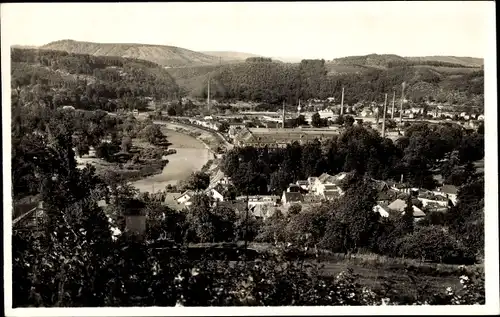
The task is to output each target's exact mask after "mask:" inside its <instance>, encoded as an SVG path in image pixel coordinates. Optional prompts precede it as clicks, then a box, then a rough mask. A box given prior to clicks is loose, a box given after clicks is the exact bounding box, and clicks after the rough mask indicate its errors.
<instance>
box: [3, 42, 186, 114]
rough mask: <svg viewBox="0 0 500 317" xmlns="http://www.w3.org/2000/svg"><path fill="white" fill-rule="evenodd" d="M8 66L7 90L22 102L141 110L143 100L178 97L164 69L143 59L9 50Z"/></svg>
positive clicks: (174, 84)
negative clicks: (13, 91)
mask: <svg viewBox="0 0 500 317" xmlns="http://www.w3.org/2000/svg"><path fill="white" fill-rule="evenodd" d="M11 63H12V69H11V71H12V78H11V85H12V88H14V89H17V88H19V89H20V90H21V96H22V98H23V99H24V101H25V102H26V103H27V102H30V101H32V100H40V99H41V100H44V101H45V103H46V104H49V105H50V104H52V105H53V106H56V107H58V106H64V105H71V106H74V107H75V108H82V109H103V110H107V111H113V110H116V109H117V108H128V109H145V108H146V105H147V98H146V97H150V98H155V99H168V98H173V97H175V96H177V95H178V93H179V87H178V86H177V84H176V82H175V80H174V79H173V78H172V76H171V75H170V74H169V73H168V72H167V71H166V70H165V69H164V68H162V67H161V66H159V65H157V64H155V63H152V62H148V61H143V60H135V59H129V58H122V57H108V56H91V55H84V54H70V53H66V52H61V51H49V50H30V49H12V55H11ZM37 95H38V97H36V96H37ZM40 95H41V96H43V97H41V98H40ZM35 97H36V98H35Z"/></svg>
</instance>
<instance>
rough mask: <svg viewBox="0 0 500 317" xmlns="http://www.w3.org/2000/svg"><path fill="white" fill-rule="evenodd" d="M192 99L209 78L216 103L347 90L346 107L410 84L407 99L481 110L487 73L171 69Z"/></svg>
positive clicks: (314, 64)
mask: <svg viewBox="0 0 500 317" xmlns="http://www.w3.org/2000/svg"><path fill="white" fill-rule="evenodd" d="M168 71H169V72H170V74H172V76H173V77H174V78H175V79H176V80H178V83H179V85H180V86H181V88H183V89H185V90H186V91H187V92H188V93H189V94H190V95H192V96H196V97H206V93H207V83H208V76H209V75H210V78H211V93H212V94H213V96H214V97H216V98H221V99H240V100H253V101H262V102H269V103H276V104H277V103H281V101H282V100H287V101H289V102H294V103H295V102H297V100H298V99H299V98H300V99H302V100H305V99H309V98H321V99H325V98H327V97H331V96H333V97H336V98H340V94H341V90H342V86H344V87H345V89H346V99H345V100H346V102H347V103H348V104H352V103H356V102H359V101H368V102H369V101H383V97H384V93H390V94H392V92H393V90H395V91H397V92H398V94H399V93H400V91H401V83H402V82H403V81H405V82H406V83H407V89H406V94H407V98H408V99H411V100H414V101H422V100H424V99H434V100H437V101H442V102H444V101H449V102H451V103H457V104H469V105H478V106H482V105H483V95H484V72H483V70H482V69H480V68H469V67H450V66H431V65H421V64H419V65H406V64H402V65H398V66H395V65H392V66H391V67H377V68H375V67H369V66H361V65H347V64H345V65H342V64H332V63H327V62H325V61H324V60H303V61H302V62H301V63H299V64H286V63H276V62H269V61H261V62H258V61H256V62H254V61H247V62H244V63H239V64H234V65H222V66H220V67H193V68H177V69H169V70H168Z"/></svg>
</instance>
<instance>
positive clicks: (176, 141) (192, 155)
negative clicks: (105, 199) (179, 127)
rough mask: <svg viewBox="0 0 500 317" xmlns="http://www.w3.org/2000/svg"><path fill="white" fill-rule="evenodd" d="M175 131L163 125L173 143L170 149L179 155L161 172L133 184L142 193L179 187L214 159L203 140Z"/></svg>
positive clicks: (173, 157) (170, 160)
mask: <svg viewBox="0 0 500 317" xmlns="http://www.w3.org/2000/svg"><path fill="white" fill-rule="evenodd" d="M174 129H175V127H172V126H167V125H162V132H164V133H165V134H166V136H167V139H168V140H169V142H170V143H171V145H170V147H169V148H170V149H173V150H176V152H177V153H175V154H172V155H169V156H168V160H169V162H168V164H167V165H165V166H164V167H163V169H162V170H161V172H159V173H156V174H155V175H152V176H149V177H146V178H143V179H140V180H137V181H134V182H132V186H134V187H136V188H137V189H138V190H139V191H140V192H158V191H161V190H164V189H165V187H166V186H167V185H177V184H178V183H179V182H180V181H182V180H184V179H186V178H187V177H189V175H190V174H191V173H192V172H194V171H199V170H201V169H202V167H203V166H204V165H205V164H206V163H207V162H208V161H209V160H211V159H213V153H212V151H211V150H210V148H209V147H208V146H207V145H206V144H205V143H204V142H203V141H202V140H201V139H197V138H195V137H192V136H190V135H187V134H185V133H182V132H179V131H175V130H174Z"/></svg>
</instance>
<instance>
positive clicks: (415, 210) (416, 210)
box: [387, 199, 425, 219]
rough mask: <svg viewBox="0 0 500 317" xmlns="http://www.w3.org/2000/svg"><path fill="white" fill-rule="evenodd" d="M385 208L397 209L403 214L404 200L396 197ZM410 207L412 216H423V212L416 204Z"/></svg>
mask: <svg viewBox="0 0 500 317" xmlns="http://www.w3.org/2000/svg"><path fill="white" fill-rule="evenodd" d="M387 208H389V210H394V211H398V212H401V213H402V214H404V209H405V208H406V202H405V201H404V200H402V199H396V200H395V201H393V202H392V203H390V204H389V206H387ZM412 209H413V217H414V218H417V219H418V218H423V217H425V213H424V212H423V211H422V210H421V209H420V208H418V207H417V206H415V205H413V206H412Z"/></svg>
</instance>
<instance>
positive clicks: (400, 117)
mask: <svg viewBox="0 0 500 317" xmlns="http://www.w3.org/2000/svg"><path fill="white" fill-rule="evenodd" d="M402 86H403V87H402V89H401V108H400V110H399V123H400V124H401V123H403V102H404V99H405V86H406V82H403V84H402Z"/></svg>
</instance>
